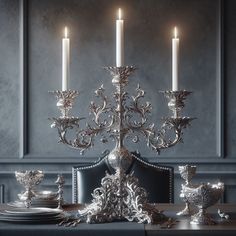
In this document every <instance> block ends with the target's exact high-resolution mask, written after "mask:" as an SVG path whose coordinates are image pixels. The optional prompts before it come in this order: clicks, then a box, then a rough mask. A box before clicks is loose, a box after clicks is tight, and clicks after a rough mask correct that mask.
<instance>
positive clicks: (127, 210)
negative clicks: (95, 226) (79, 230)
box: [64, 170, 168, 226]
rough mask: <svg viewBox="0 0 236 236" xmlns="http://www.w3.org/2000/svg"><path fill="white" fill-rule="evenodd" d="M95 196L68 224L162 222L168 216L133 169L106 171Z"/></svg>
mask: <svg viewBox="0 0 236 236" xmlns="http://www.w3.org/2000/svg"><path fill="white" fill-rule="evenodd" d="M92 196H93V200H92V203H91V204H89V205H87V206H86V207H85V208H84V209H83V210H79V213H78V216H77V217H78V219H75V220H73V221H72V222H69V223H68V222H67V225H73V226H75V225H77V224H79V223H80V222H81V221H82V222H83V221H85V222H87V223H106V222H112V221H126V220H127V221H134V222H138V223H148V224H150V223H153V224H160V223H163V222H165V221H167V220H168V218H167V217H166V216H165V215H164V214H163V213H162V212H161V211H159V210H158V209H157V208H156V206H155V205H153V204H150V203H148V202H147V192H146V190H145V189H144V188H142V187H140V186H139V181H138V178H136V177H135V176H134V175H133V173H132V174H126V173H125V172H124V171H120V170H117V171H116V173H115V174H108V173H106V175H105V177H104V178H103V179H102V180H101V187H99V188H96V189H94V191H93V193H92ZM64 223H66V222H64Z"/></svg>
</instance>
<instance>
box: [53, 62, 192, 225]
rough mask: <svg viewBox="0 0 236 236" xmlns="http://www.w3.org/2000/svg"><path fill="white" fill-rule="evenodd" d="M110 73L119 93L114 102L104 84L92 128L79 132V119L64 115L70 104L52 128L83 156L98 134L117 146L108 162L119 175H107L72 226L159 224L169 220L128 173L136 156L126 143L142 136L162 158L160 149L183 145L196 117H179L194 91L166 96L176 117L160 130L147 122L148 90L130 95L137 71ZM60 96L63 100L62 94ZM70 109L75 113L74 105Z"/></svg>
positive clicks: (93, 110) (125, 68)
mask: <svg viewBox="0 0 236 236" xmlns="http://www.w3.org/2000/svg"><path fill="white" fill-rule="evenodd" d="M105 69H106V70H107V71H109V73H110V74H111V76H112V84H113V85H114V91H113V92H112V94H111V98H113V102H111V101H110V99H108V97H107V96H106V95H105V89H104V87H103V85H102V86H101V87H100V88H98V89H97V90H96V91H95V95H96V97H97V98H98V99H99V104H96V103H95V102H94V101H92V102H91V104H90V110H91V114H92V115H93V116H94V117H93V119H92V121H91V122H90V123H87V125H86V128H84V129H81V128H80V126H79V121H80V118H73V117H71V118H69V117H67V116H65V114H64V113H65V112H64V106H66V105H65V103H62V106H61V109H62V111H63V112H64V113H63V116H62V117H60V118H53V121H54V122H53V125H52V127H55V128H57V130H58V134H59V137H60V141H61V142H62V143H64V144H67V145H68V146H70V147H72V148H76V149H79V150H80V151H81V153H83V152H84V151H85V150H87V149H89V148H91V147H93V145H94V140H95V137H97V136H98V135H101V136H102V138H101V139H100V141H101V142H102V143H103V144H104V143H106V140H108V139H111V138H112V139H113V140H114V141H115V146H114V149H113V150H111V151H110V153H109V155H108V156H107V161H108V163H109V164H110V166H111V167H112V168H113V169H114V172H115V173H114V174H111V175H109V174H106V175H105V177H104V178H102V180H101V186H100V187H99V188H96V189H94V191H93V193H92V197H93V200H92V203H91V204H88V205H87V206H86V207H85V209H83V210H82V211H80V216H78V219H76V220H75V221H73V222H71V225H77V224H78V223H79V222H81V220H82V221H86V222H87V223H104V222H111V221H115V220H128V221H137V222H138V223H158V222H159V223H160V222H162V221H163V220H164V221H165V220H168V218H167V217H166V216H165V215H164V214H163V213H162V212H160V211H158V210H157V209H156V207H154V206H152V205H151V204H149V203H148V202H147V192H146V190H145V188H143V187H141V186H140V185H139V181H138V179H137V178H136V177H134V176H133V175H132V174H126V170H127V168H129V167H130V164H131V163H132V160H133V159H134V158H135V157H134V156H133V155H132V154H131V153H130V151H129V150H128V149H127V148H126V142H125V141H126V140H127V139H131V140H132V141H133V142H134V143H138V142H139V141H140V138H139V136H143V137H144V138H145V139H146V141H147V146H148V147H150V148H151V149H153V150H155V151H156V152H157V153H159V152H160V150H161V149H166V148H169V147H172V146H174V145H176V144H177V143H179V142H180V141H181V140H182V136H183V129H184V128H186V127H187V126H188V125H189V124H190V122H191V120H192V118H188V117H180V114H179V113H180V110H181V109H182V108H183V107H184V100H185V98H186V96H187V95H188V94H190V92H187V91H176V92H172V91H165V92H164V94H165V96H166V97H168V98H170V101H171V102H169V107H170V109H171V110H172V111H173V112H174V113H175V114H176V115H174V116H173V117H170V118H165V119H164V122H163V124H162V125H161V128H160V129H156V128H155V127H154V124H152V123H149V120H148V116H149V115H150V114H151V109H152V106H151V104H150V103H149V102H145V103H143V102H142V99H143V98H144V95H145V92H144V90H142V89H141V88H140V86H139V85H138V86H137V88H136V92H135V95H133V96H130V95H129V94H128V92H127V91H126V86H127V85H128V82H129V81H128V79H129V76H130V75H131V74H132V73H133V72H134V71H135V67H133V66H122V67H105ZM56 95H57V93H56ZM59 95H60V96H61V93H59ZM76 95H77V94H76ZM60 96H59V98H60ZM57 97H58V96H57ZM171 104H172V105H171ZM69 107H70V108H71V107H72V105H71V106H69ZM59 108H60V107H59ZM172 108H173V109H172ZM67 130H70V131H73V130H75V133H76V137H75V139H73V140H70V139H68V138H67V136H66V133H67ZM167 130H169V131H171V132H173V134H174V137H172V138H169V137H167V136H168V134H167V133H168V132H166V131H167Z"/></svg>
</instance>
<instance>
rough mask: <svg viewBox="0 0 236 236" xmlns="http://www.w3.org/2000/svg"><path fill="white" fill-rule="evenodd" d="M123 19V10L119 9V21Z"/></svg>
mask: <svg viewBox="0 0 236 236" xmlns="http://www.w3.org/2000/svg"><path fill="white" fill-rule="evenodd" d="M121 17H122V11H121V9H120V8H119V9H118V19H119V20H121Z"/></svg>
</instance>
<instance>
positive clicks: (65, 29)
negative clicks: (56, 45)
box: [64, 27, 68, 38]
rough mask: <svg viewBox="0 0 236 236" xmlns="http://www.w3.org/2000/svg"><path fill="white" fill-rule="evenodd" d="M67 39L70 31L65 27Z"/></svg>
mask: <svg viewBox="0 0 236 236" xmlns="http://www.w3.org/2000/svg"><path fill="white" fill-rule="evenodd" d="M64 32H65V38H67V37H68V29H67V27H65V31H64Z"/></svg>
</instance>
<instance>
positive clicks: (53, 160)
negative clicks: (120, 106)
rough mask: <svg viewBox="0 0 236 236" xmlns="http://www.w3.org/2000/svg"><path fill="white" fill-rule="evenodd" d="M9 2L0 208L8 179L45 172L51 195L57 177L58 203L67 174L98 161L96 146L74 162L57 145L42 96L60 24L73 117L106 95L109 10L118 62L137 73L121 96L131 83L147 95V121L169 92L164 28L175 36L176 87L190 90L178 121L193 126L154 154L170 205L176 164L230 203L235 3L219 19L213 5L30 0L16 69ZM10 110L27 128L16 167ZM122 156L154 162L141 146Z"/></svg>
mask: <svg viewBox="0 0 236 236" xmlns="http://www.w3.org/2000/svg"><path fill="white" fill-rule="evenodd" d="M18 2H21V1H17V0H0V7H1V8H0V9H1V10H0V22H4V24H0V32H1V34H0V52H1V53H0V83H1V84H0V121H1V125H0V163H1V164H0V202H1V201H3V200H5V202H7V201H11V200H14V199H16V198H17V193H19V192H20V191H21V190H22V188H21V187H20V185H19V184H18V183H17V182H16V180H15V177H14V171H15V170H26V169H42V170H43V171H45V172H46V178H45V181H44V182H43V183H42V186H41V187H42V188H44V189H46V188H47V189H55V185H54V181H55V179H56V175H57V173H62V174H63V175H64V176H65V178H66V182H67V184H66V188H65V198H66V200H67V201H70V200H71V167H72V166H75V165H80V164H81V163H85V162H90V161H94V160H95V159H96V158H97V153H99V152H101V151H102V150H103V149H104V148H107V147H106V146H101V145H97V147H96V149H94V150H92V151H91V152H88V153H87V154H86V156H87V157H91V158H77V156H79V153H78V152H77V151H72V150H70V149H68V148H66V147H65V146H64V145H59V144H57V140H56V139H57V133H56V130H52V129H50V122H49V121H48V120H47V118H48V117H52V116H56V115H58V114H59V113H58V111H57V109H56V105H55V104H56V101H55V99H54V98H53V97H52V96H51V95H49V94H48V93H47V91H48V90H53V89H59V88H60V86H61V37H62V34H63V27H64V25H67V26H68V27H69V28H70V31H71V32H70V38H71V47H72V64H71V81H70V82H71V85H70V86H71V88H74V89H79V90H80V91H81V92H82V93H81V96H80V97H79V99H78V100H77V103H76V106H75V109H74V111H73V113H74V115H76V114H77V113H79V114H80V115H81V116H87V114H88V108H87V107H88V106H89V101H90V100H92V98H93V91H94V90H95V89H96V88H98V87H99V85H100V84H101V83H104V84H105V88H106V89H107V92H108V94H110V91H111V89H112V86H111V84H110V81H111V78H110V77H109V75H108V74H107V73H106V72H105V71H104V70H103V69H102V66H106V65H113V64H115V19H116V16H115V13H116V10H117V8H118V7H122V8H123V9H124V11H125V37H126V44H125V47H126V50H125V52H126V62H127V64H134V65H136V66H137V67H138V68H139V70H138V71H137V72H136V73H135V75H134V76H133V77H132V78H131V79H130V86H129V91H130V92H133V91H134V89H135V87H136V84H137V83H140V84H141V86H142V87H143V88H144V89H145V90H146V91H147V95H146V99H147V100H149V101H151V102H152V104H153V121H154V122H155V123H158V121H159V119H160V118H161V117H162V116H164V115H165V114H167V112H168V110H167V104H166V101H165V100H164V98H163V97H162V96H161V95H160V94H158V91H159V90H164V89H169V88H170V86H171V37H172V32H171V29H172V28H173V26H174V25H178V26H179V28H180V29H181V32H180V33H181V36H180V40H181V65H180V67H181V78H180V83H181V85H180V86H181V88H185V89H189V90H192V91H194V94H193V96H192V97H191V98H190V99H189V100H188V104H187V107H186V112H185V114H187V115H192V116H196V117H198V119H197V120H196V121H194V122H193V125H192V128H190V129H188V130H186V132H185V143H184V144H180V145H178V146H176V147H175V148H173V149H170V150H167V151H165V152H163V153H162V154H161V156H160V157H159V161H160V162H161V163H162V164H168V165H172V166H174V168H175V173H176V174H175V201H176V202H179V201H180V199H179V197H178V195H179V190H180V185H181V183H182V182H183V181H182V179H181V178H180V176H179V174H178V165H179V164H186V163H194V164H197V169H198V173H197V176H196V177H195V178H194V181H195V182H203V181H204V182H206V181H209V182H216V181H219V180H221V181H223V182H225V183H226V191H225V199H224V200H225V201H226V202H235V193H236V192H235V173H236V172H235V171H236V162H235V161H236V159H235V152H236V149H235V143H236V127H235V122H234V121H235V114H236V111H235V92H234V90H235V88H236V84H235V79H234V76H235V72H236V71H235V66H234V63H235V60H236V50H235V46H234V44H235V41H236V31H235V29H236V25H235V22H236V19H235V10H236V1H234V0H225V1H224V0H222V1H221V2H222V3H223V5H224V6H225V8H224V11H223V12H222V13H224V14H222V15H221V14H219V13H220V12H219V10H220V9H219V5H220V1H219V0H156V1H155V0H145V1H144V0H136V1H135V0H126V1H115V0H111V1H105V0H100V1H95V0H94V1H92V0H74V1H73V0H66V1H65V0H48V1H46V0H41V1H36V0H30V1H29V10H28V11H27V13H28V14H29V18H28V19H26V20H27V21H28V23H29V35H28V36H29V37H28V40H26V43H27V42H28V44H26V45H25V46H26V47H25V48H21V49H24V50H23V52H24V53H25V55H26V58H25V59H26V60H25V62H26V64H25V65H24V64H22V63H23V61H21V63H19V33H20V34H21V35H22V33H23V32H22V31H21V32H19V25H20V21H19V10H20V9H19V3H18ZM25 2H26V1H25ZM222 10H223V8H222ZM220 17H222V18H223V19H225V21H224V24H223V31H222V32H224V39H225V40H224V41H222V43H223V44H222V47H223V48H224V47H225V50H223V51H222V52H224V53H225V54H224V55H225V56H224V55H223V58H222V59H225V63H224V64H220V62H221V61H220V59H221V58H220V57H219V55H220V54H221V51H219V49H220V34H219V33H220V31H219V30H220ZM21 23H22V22H21ZM25 23H26V25H27V22H25ZM26 25H24V26H26ZM20 26H21V27H20V29H23V28H24V27H22V24H21V25H20ZM24 29H27V27H25V28H24ZM25 33H27V32H25ZM24 36H27V34H25V35H24ZM21 45H23V44H22V42H21ZM28 47H29V48H28ZM27 49H29V55H28V54H27ZM27 55H28V56H29V57H27ZM21 57H22V55H21ZM27 61H28V63H27ZM20 64H21V65H22V66H23V65H24V66H25V67H24V68H25V69H26V71H25V72H26V73H25V75H26V77H24V78H23V77H22V79H25V83H24V85H27V83H29V84H28V85H29V89H27V86H26V87H25V90H24V91H25V100H24V101H25V104H22V96H20V97H19V94H20V93H21V94H22V92H23V89H22V88H20V85H23V83H22V82H23V81H21V84H20V79H19V77H20V76H19V74H20V70H19V66H20ZM221 65H223V66H225V67H223V69H224V71H223V72H224V73H223V74H224V75H225V81H221V80H220V79H221V78H220V66H221ZM27 69H29V76H28V77H27ZM21 75H22V74H21ZM222 78H223V77H222ZM220 83H222V85H224V83H225V87H224V86H222V87H221V88H220V87H218V86H219V84H220ZM220 89H222V90H223V92H224V94H225V96H223V97H220V96H219V95H220V94H219V92H217V90H218V91H219V90H220ZM224 89H225V90H224ZM20 90H21V91H20ZM27 91H28V92H27ZM19 98H20V99H19ZM221 102H222V104H224V105H225V107H224V110H225V113H222V114H221V115H222V117H223V118H224V119H223V120H222V121H224V120H225V124H224V123H223V122H222V128H225V129H223V136H219V130H220V129H221V121H220V119H219V117H220V113H221V112H220V111H221V110H220V103H221ZM19 103H21V104H19ZM28 105H29V109H28V110H27V109H25V113H24V112H23V111H22V108H27V107H28ZM19 111H20V113H21V115H22V114H25V115H26V116H25V118H26V119H25V122H26V128H27V126H28V128H29V129H28V132H27V129H26V130H25V131H26V132H24V133H22V134H21V136H25V140H23V139H20V142H21V144H26V146H28V151H29V152H28V154H27V155H25V156H24V158H23V159H19V154H18V147H19V134H18V130H19V127H22V123H20V122H19V114H18V113H19ZM222 111H223V109H222ZM27 121H28V122H29V123H27ZM21 122H22V121H21ZM23 130H24V129H22V128H21V131H23ZM22 140H23V141H28V142H25V143H24V142H22ZM219 140H222V144H224V143H225V144H226V153H225V155H224V153H223V152H222V155H220V154H221V153H219V151H218V149H219V145H218V144H220V142H219ZM28 144H29V145H28ZM20 146H24V145H20ZM108 147H111V144H109V146H108ZM222 147H223V148H224V146H222ZM130 148H131V149H140V151H141V153H142V154H143V155H144V156H148V157H149V158H150V160H151V161H152V162H156V161H157V159H156V158H152V157H154V156H155V154H154V153H153V152H151V151H149V150H148V149H147V148H146V147H145V145H144V144H143V145H139V146H131V145H130ZM20 156H21V154H20ZM219 156H222V157H225V158H220V157H219Z"/></svg>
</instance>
